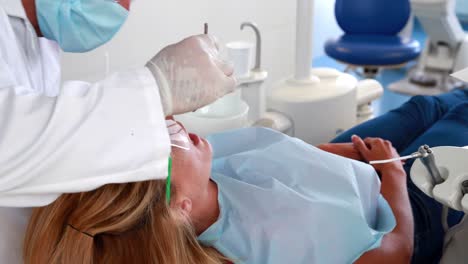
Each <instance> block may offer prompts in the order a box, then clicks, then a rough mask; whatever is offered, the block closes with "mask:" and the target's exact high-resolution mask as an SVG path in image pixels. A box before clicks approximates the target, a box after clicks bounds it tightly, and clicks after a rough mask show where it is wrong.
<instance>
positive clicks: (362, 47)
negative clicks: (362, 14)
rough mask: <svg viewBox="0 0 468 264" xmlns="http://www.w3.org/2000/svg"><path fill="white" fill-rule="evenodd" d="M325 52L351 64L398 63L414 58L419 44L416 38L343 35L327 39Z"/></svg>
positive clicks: (381, 64) (376, 64)
mask: <svg viewBox="0 0 468 264" xmlns="http://www.w3.org/2000/svg"><path fill="white" fill-rule="evenodd" d="M325 52H326V53H327V54H328V56H330V57H332V58H334V59H335V60H338V61H341V62H345V63H347V64H352V65H363V66H386V65H398V64H403V63H406V62H408V61H411V60H414V59H416V58H417V57H418V56H419V54H420V52H421V46H420V45H419V42H417V41H416V40H412V39H408V38H401V37H399V36H388V35H343V36H341V37H340V38H337V39H332V40H328V41H327V43H326V44H325Z"/></svg>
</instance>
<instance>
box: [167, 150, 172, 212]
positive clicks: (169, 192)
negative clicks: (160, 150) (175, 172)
mask: <svg viewBox="0 0 468 264" xmlns="http://www.w3.org/2000/svg"><path fill="white" fill-rule="evenodd" d="M171 173H172V157H169V164H168V166H167V178H166V203H167V204H168V205H169V204H170V203H171Z"/></svg>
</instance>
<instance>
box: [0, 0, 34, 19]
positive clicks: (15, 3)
mask: <svg viewBox="0 0 468 264" xmlns="http://www.w3.org/2000/svg"><path fill="white" fill-rule="evenodd" d="M0 6H1V7H2V8H3V10H5V12H6V13H7V15H9V16H15V17H19V18H22V19H28V17H27V16H26V12H25V11H24V7H23V3H22V2H21V0H0Z"/></svg>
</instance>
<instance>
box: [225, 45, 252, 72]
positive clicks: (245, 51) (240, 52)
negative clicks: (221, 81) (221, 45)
mask: <svg viewBox="0 0 468 264" xmlns="http://www.w3.org/2000/svg"><path fill="white" fill-rule="evenodd" d="M254 46H255V45H254V44H253V43H249V42H241V41H238V42H229V43H227V44H226V50H227V60H228V61H229V62H231V63H232V64H233V66H234V76H235V77H236V78H245V77H248V76H249V75H250V70H251V69H252V54H253V48H254Z"/></svg>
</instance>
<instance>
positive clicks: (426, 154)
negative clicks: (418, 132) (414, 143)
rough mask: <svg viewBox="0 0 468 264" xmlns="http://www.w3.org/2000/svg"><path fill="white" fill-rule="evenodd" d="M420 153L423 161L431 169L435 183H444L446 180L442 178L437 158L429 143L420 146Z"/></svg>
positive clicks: (430, 172)
mask: <svg viewBox="0 0 468 264" xmlns="http://www.w3.org/2000/svg"><path fill="white" fill-rule="evenodd" d="M418 152H419V153H421V155H422V157H421V162H422V163H423V165H424V166H425V167H426V169H427V170H428V171H429V174H430V175H431V177H432V180H433V182H434V184H435V185H437V184H441V183H443V182H444V181H445V180H444V178H442V176H441V174H440V171H439V169H438V168H437V165H436V160H435V156H434V153H433V152H432V149H431V148H430V147H429V146H428V145H424V146H422V147H420V148H419V150H418Z"/></svg>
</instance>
